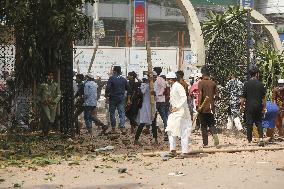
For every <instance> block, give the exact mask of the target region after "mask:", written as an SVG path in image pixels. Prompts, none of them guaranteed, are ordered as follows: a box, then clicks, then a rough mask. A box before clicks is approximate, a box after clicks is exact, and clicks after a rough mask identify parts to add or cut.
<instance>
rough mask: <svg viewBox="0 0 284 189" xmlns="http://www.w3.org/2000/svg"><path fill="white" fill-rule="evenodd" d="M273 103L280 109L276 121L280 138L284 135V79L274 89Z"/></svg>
mask: <svg viewBox="0 0 284 189" xmlns="http://www.w3.org/2000/svg"><path fill="white" fill-rule="evenodd" d="M272 101H273V102H274V103H275V104H277V106H278V107H279V114H278V116H277V119H276V127H277V129H278V134H279V136H283V135H284V129H283V125H284V79H279V80H278V86H277V87H275V88H274V90H273V93H272Z"/></svg>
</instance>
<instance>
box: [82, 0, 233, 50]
mask: <svg viewBox="0 0 284 189" xmlns="http://www.w3.org/2000/svg"><path fill="white" fill-rule="evenodd" d="M132 2H133V0H132V1H131V0H100V3H99V13H98V14H99V18H100V19H101V20H103V21H104V26H105V32H106V37H105V38H104V39H102V40H100V45H105V46H127V44H129V45H130V46H131V38H132V31H133V19H132V18H133V16H132V13H133V8H132V7H133V6H132ZM191 3H192V4H193V5H194V6H195V9H196V12H197V14H198V18H199V20H201V21H202V20H204V19H205V18H206V15H207V12H208V11H209V10H211V11H214V12H222V11H224V9H225V7H227V6H228V5H237V4H238V0H191ZM147 7H148V28H147V29H148V36H147V40H148V41H150V42H151V46H160V47H166V46H179V45H181V44H182V45H183V46H184V47H190V44H189V41H190V40H189V35H188V29H187V25H186V23H185V19H184V17H183V15H182V12H181V10H180V9H179V7H178V5H177V4H176V2H175V0H149V1H148V6H147ZM84 11H85V12H86V14H87V15H89V16H90V17H93V15H94V8H93V7H92V6H91V5H86V6H85V7H84ZM126 41H129V43H127V42H126Z"/></svg>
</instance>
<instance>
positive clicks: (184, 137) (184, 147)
mask: <svg viewBox="0 0 284 189" xmlns="http://www.w3.org/2000/svg"><path fill="white" fill-rule="evenodd" d="M182 127H186V128H182V130H184V131H185V132H182V134H181V152H182V153H183V154H186V153H188V140H189V139H188V132H187V130H188V127H187V125H185V124H183V125H182ZM176 139H177V137H176V136H173V135H171V133H169V143H170V151H172V150H176Z"/></svg>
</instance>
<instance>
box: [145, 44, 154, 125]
mask: <svg viewBox="0 0 284 189" xmlns="http://www.w3.org/2000/svg"><path fill="white" fill-rule="evenodd" d="M146 50H147V63H148V75H149V76H148V77H149V88H150V104H151V116H152V120H154V117H155V113H156V110H155V97H154V79H153V65H152V58H151V53H152V52H151V46H150V42H149V41H148V42H147V46H146Z"/></svg>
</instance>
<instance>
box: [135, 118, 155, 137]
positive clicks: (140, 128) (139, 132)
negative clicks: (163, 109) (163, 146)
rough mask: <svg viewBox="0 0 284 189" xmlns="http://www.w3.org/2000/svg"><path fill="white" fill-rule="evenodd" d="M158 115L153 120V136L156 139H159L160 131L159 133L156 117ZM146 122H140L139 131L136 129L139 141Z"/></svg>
mask: <svg viewBox="0 0 284 189" xmlns="http://www.w3.org/2000/svg"><path fill="white" fill-rule="evenodd" d="M156 118H157V116H155V119H154V121H153V122H152V134H153V138H154V139H157V138H158V133H157V124H156V120H157V119H156ZM145 125H146V124H145V123H140V125H139V127H138V129H137V131H136V134H135V140H136V141H138V140H139V137H140V135H141V133H142V131H143V128H144V126H145Z"/></svg>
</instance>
